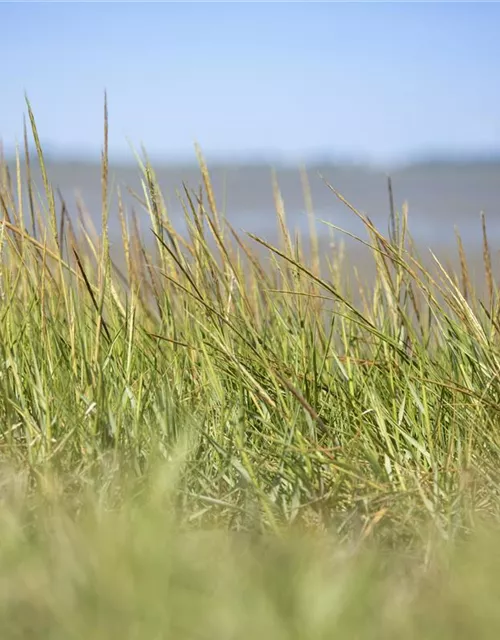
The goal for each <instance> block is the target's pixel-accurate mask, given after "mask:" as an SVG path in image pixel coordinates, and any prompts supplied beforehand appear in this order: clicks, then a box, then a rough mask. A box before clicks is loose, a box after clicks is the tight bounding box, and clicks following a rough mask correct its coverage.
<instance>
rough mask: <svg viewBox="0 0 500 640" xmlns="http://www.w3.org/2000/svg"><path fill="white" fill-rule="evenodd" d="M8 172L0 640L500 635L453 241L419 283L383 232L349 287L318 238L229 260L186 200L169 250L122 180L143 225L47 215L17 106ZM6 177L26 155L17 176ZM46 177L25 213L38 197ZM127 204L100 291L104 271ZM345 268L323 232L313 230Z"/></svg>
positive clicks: (1, 324)
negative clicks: (451, 264) (15, 144)
mask: <svg viewBox="0 0 500 640" xmlns="http://www.w3.org/2000/svg"><path fill="white" fill-rule="evenodd" d="M28 113H29V119H30V125H31V132H32V134H33V137H34V141H35V147H36V150H37V157H36V158H35V157H31V156H30V151H29V144H28V134H27V132H26V135H25V148H24V152H22V153H21V152H19V153H18V154H17V157H16V165H15V171H13V172H9V169H8V167H7V164H6V162H2V164H1V169H0V176H1V179H0V185H1V187H0V196H1V197H0V208H1V210H2V221H1V223H0V252H1V260H0V268H1V273H0V298H1V299H0V336H1V340H0V350H1V352H0V425H1V429H0V446H1V454H0V455H1V464H2V466H1V470H0V471H1V482H2V491H1V501H2V503H1V505H0V523H1V524H0V527H1V536H0V538H1V543H0V575H1V576H2V578H1V581H0V625H1V628H2V637H4V638H51V639H52V638H72V637H74V638H87V637H89V636H92V637H97V638H99V637H102V638H105V637H106V638H107V637H118V636H119V637H124V638H145V637H146V638H167V637H175V638H207V639H208V638H214V637H217V638H247V637H248V638H251V637H252V638H254V637H258V636H259V635H260V636H261V637H266V638H331V637H336V636H337V635H338V636H341V635H342V636H347V637H353V638H374V637H384V638H388V637H389V638H390V637H394V638H396V637H397V638H400V637H415V638H417V637H418V638H421V637H429V638H432V637H436V638H437V637H450V638H451V637H453V638H460V637H464V638H465V637H467V638H469V637H471V636H472V635H473V634H480V635H481V637H484V638H487V637H490V636H491V637H497V636H498V630H499V627H500V625H499V622H500V620H498V614H497V613H496V610H497V608H496V602H497V597H496V596H497V592H498V589H499V586H500V583H499V581H498V578H497V574H498V571H497V568H498V553H497V551H496V548H497V542H498V538H497V535H498V534H497V527H498V521H499V501H498V491H499V487H500V483H499V477H498V469H499V462H500V441H499V437H498V425H499V416H500V412H499V409H500V383H499V379H498V372H499V370H500V349H499V346H500V343H499V331H498V328H499V327H498V317H499V309H500V307H499V301H498V290H497V284H496V281H495V278H494V274H493V268H492V258H491V252H490V248H489V245H488V239H487V233H486V227H485V222H484V217H483V230H484V286H483V287H482V288H481V295H480V294H479V292H478V289H476V288H475V287H474V286H473V282H472V278H471V277H470V275H469V267H468V264H467V259H466V256H465V252H464V249H463V245H462V242H461V239H460V237H458V254H459V263H460V268H459V271H458V273H454V272H451V271H450V270H448V269H445V268H444V267H443V266H442V265H441V263H440V262H439V260H438V259H437V258H435V260H434V267H433V268H432V269H429V268H428V267H424V265H423V262H422V260H421V258H420V257H419V255H418V253H417V251H416V249H415V246H414V244H413V242H412V240H411V237H410V236H409V234H408V231H407V212H406V211H405V210H403V212H401V213H400V214H398V213H396V212H395V211H394V209H393V208H392V209H391V220H390V222H391V225H390V226H391V231H390V233H389V235H388V236H386V235H384V234H383V233H381V232H380V231H379V230H378V229H377V228H375V227H374V226H373V225H372V223H371V221H370V219H369V218H368V217H366V216H365V215H363V214H362V213H360V212H358V211H356V209H355V208H354V207H352V206H351V205H350V204H349V203H347V202H345V201H344V200H343V198H342V196H341V194H339V193H337V192H336V191H335V189H334V188H333V187H332V186H330V185H325V188H330V189H331V191H332V198H339V199H340V200H342V201H344V203H345V205H346V207H347V208H348V209H350V211H351V214H352V215H355V216H357V217H358V218H360V219H361V221H362V222H363V223H364V226H365V229H366V238H363V239H362V238H358V239H357V241H358V242H359V243H364V246H365V248H366V247H367V246H368V248H369V250H370V252H371V255H372V261H373V269H374V274H375V276H374V279H373V280H374V284H373V286H372V285H369V286H367V284H366V281H364V280H363V276H362V275H361V276H359V275H357V274H356V273H355V272H353V270H352V269H351V268H350V265H349V263H347V262H346V261H345V260H344V259H343V257H342V256H343V254H342V251H341V250H340V249H338V246H339V245H338V244H337V245H336V246H337V249H335V250H332V251H331V255H326V256H325V255H323V254H322V250H321V244H320V241H319V239H318V238H317V237H316V235H315V231H314V230H315V229H316V226H315V223H314V219H313V212H312V203H311V202H310V198H309V196H308V187H307V176H306V174H305V173H304V174H303V176H302V180H303V186H304V191H305V202H306V209H307V210H308V212H309V215H310V217H311V227H310V228H311V233H310V234H309V235H308V237H307V238H301V237H298V236H292V234H291V233H290V231H289V228H288V225H287V221H286V214H285V209H284V206H283V202H282V199H281V196H280V193H279V185H278V184H277V183H276V182H275V185H274V189H275V204H276V212H277V225H278V229H279V233H280V242H279V243H278V244H277V245H276V246H273V245H271V244H270V243H269V242H268V241H267V240H266V239H263V238H258V237H256V236H254V235H251V234H248V235H244V234H238V233H236V231H235V230H234V229H233V228H232V227H231V225H230V224H229V222H228V221H227V219H226V218H225V217H224V216H222V215H221V214H220V211H219V209H218V207H217V203H216V201H215V197H214V194H213V190H212V187H211V183H210V175H209V171H208V168H207V167H206V165H205V162H204V160H203V157H202V155H201V152H200V151H199V150H198V160H199V163H200V169H201V179H202V183H203V186H202V188H201V189H200V190H199V191H196V192H192V191H190V190H188V189H187V188H184V190H183V191H182V193H181V194H179V197H180V198H181V199H182V202H183V206H184V211H185V220H186V224H187V228H188V234H187V235H181V234H180V233H178V232H177V231H176V230H175V227H174V224H173V222H172V221H171V220H170V219H169V216H168V211H167V210H166V207H165V204H164V201H163V198H162V195H161V193H160V190H159V188H158V185H157V182H156V178H155V174H154V170H153V168H152V166H151V165H150V163H149V162H148V160H147V156H146V155H145V154H144V158H142V159H141V158H138V171H140V172H141V175H142V186H143V192H142V193H140V194H134V197H135V201H136V203H137V210H138V211H140V213H141V215H144V214H147V215H149V219H150V227H151V237H150V238H142V237H141V235H140V233H139V232H138V228H139V225H138V223H137V217H136V213H135V212H134V211H127V210H125V207H124V206H123V203H122V199H121V194H120V192H119V191H118V192H114V191H112V189H111V187H110V177H109V168H108V153H107V128H108V119H107V110H106V109H105V118H104V120H105V131H104V141H105V142H104V149H103V155H102V224H101V231H100V233H96V232H95V231H94V230H93V229H92V226H91V225H90V224H89V220H88V219H87V218H86V215H85V211H84V209H83V207H82V208H81V216H80V219H79V220H77V221H75V220H71V219H69V217H68V216H67V213H66V206H65V204H64V202H63V201H62V200H61V202H59V201H56V193H55V190H54V188H53V187H52V185H51V183H50V176H49V175H48V174H47V171H46V168H45V163H44V159H43V152H42V148H41V145H40V141H39V137H38V133H37V129H36V124H35V119H34V117H33V114H32V111H31V107H30V105H29V103H28ZM22 156H24V157H22ZM35 162H38V163H39V165H40V168H41V175H42V182H43V190H42V192H41V193H39V192H38V191H37V189H36V185H35V184H34V182H33V180H32V178H31V167H33V166H34V163H35ZM111 198H115V201H116V202H118V205H119V207H118V208H119V216H120V224H121V229H122V245H123V246H122V251H121V252H122V260H121V262H120V265H121V266H119V265H118V263H117V262H116V260H115V255H114V254H113V253H112V252H111V250H110V242H109V235H108V224H109V221H108V218H109V205H110V201H111ZM329 232H330V233H331V234H332V238H333V240H334V241H335V242H337V240H336V238H337V235H338V232H337V231H336V230H334V229H333V228H331V227H330V228H329Z"/></svg>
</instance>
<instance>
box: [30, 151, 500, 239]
mask: <svg viewBox="0 0 500 640" xmlns="http://www.w3.org/2000/svg"><path fill="white" fill-rule="evenodd" d="M155 170H156V173H157V178H158V181H159V184H160V187H161V189H162V192H163V194H164V197H165V200H166V203H167V207H168V210H169V214H170V216H171V218H172V219H173V221H174V223H175V224H176V226H177V228H179V230H182V228H183V224H182V207H181V205H180V203H179V200H178V198H177V197H176V190H182V183H183V181H184V182H185V183H186V184H187V185H188V186H189V187H190V188H195V189H196V188H198V186H199V185H200V183H201V178H200V173H199V170H198V169H197V168H193V167H178V166H177V167H175V166H173V167H163V168H162V167H155ZM48 172H49V177H50V180H51V181H52V183H53V185H54V186H55V187H58V188H59V189H60V190H61V192H62V194H63V196H64V198H65V200H66V203H67V206H68V209H69V211H70V215H71V216H73V217H74V216H76V205H75V203H76V198H75V195H76V193H77V192H79V193H81V195H82V197H83V199H84V202H85V204H86V208H87V210H88V211H89V213H90V216H91V218H92V219H93V221H94V222H95V224H96V226H99V219H100V215H101V213H100V212H101V184H100V167H99V166H98V165H88V164H87V165H86V164H77V163H66V164H62V163H59V164H57V163H52V164H49V165H48ZM318 173H321V174H322V175H323V176H324V178H325V179H326V180H327V181H328V182H330V183H331V184H332V185H333V186H334V187H335V188H336V189H337V190H338V191H340V192H341V193H342V195H343V196H344V197H345V198H346V199H347V200H349V201H350V202H351V203H352V204H353V205H354V206H355V207H356V208H357V209H359V210H361V211H362V212H364V213H366V214H368V215H369V216H370V218H371V219H372V221H373V222H374V223H375V224H376V225H377V226H378V227H379V228H380V229H381V230H383V231H386V230H387V229H388V215H389V199H388V191H387V176H386V174H385V173H384V172H383V171H380V170H375V169H367V168H362V167H332V166H318V167H308V176H309V180H310V186H311V192H312V200H313V205H314V209H315V212H316V215H317V217H318V218H323V219H325V220H327V221H329V222H330V223H332V224H335V225H337V226H340V227H342V228H344V229H346V230H348V231H350V232H352V233H359V234H361V235H362V236H363V237H366V234H364V233H363V229H362V225H361V224H360V222H359V221H358V220H357V219H356V217H355V216H354V215H353V213H352V212H350V211H349V210H348V209H347V208H346V207H345V205H344V204H342V203H340V202H339V201H338V200H337V198H336V197H335V195H334V194H333V193H332V192H331V191H330V190H329V189H328V187H327V186H326V185H325V184H324V182H323V180H322V179H321V178H320V177H319V175H318ZM110 176H111V181H112V187H116V186H120V188H121V190H122V193H123V196H124V201H125V204H126V206H127V208H128V209H129V211H130V208H131V206H134V207H135V209H136V211H137V213H138V214H139V221H140V226H141V230H142V231H143V232H145V233H147V231H148V229H149V226H150V224H149V220H148V216H147V213H146V212H145V211H143V210H141V206H140V205H139V204H138V203H136V202H134V200H133V198H132V197H131V196H130V195H129V194H128V192H127V190H126V187H127V186H129V187H131V188H132V189H133V190H135V191H136V192H138V193H139V194H141V195H142V188H141V186H140V180H139V179H140V174H139V170H138V169H137V168H136V167H135V166H122V167H111V169H110ZM34 177H35V181H36V182H37V184H38V185H40V187H41V179H40V174H39V172H37V171H35V172H34ZM211 177H212V181H213V185H214V191H215V195H216V199H217V204H218V207H219V208H220V209H221V210H224V211H225V212H226V214H227V217H228V219H229V221H230V222H231V223H232V224H233V225H234V226H235V227H236V228H237V229H239V230H246V231H250V232H253V233H256V234H259V235H261V236H264V237H266V238H268V239H271V240H272V239H273V238H274V237H275V235H276V217H275V211H274V204H273V189H272V181H271V170H270V167H266V166H264V165H262V166H257V165H255V166H236V165H232V166H227V167H222V166H216V167H213V168H212V169H211ZM391 177H392V182H393V191H394V199H395V204H396V208H397V209H398V210H400V209H401V206H402V204H403V202H404V201H407V202H408V205H409V221H410V222H409V226H410V230H411V232H412V234H413V236H414V239H415V240H416V241H417V243H419V244H423V245H425V246H431V247H433V248H437V247H446V246H448V245H451V244H453V242H454V226H458V228H459V229H460V232H461V234H462V236H463V239H464V242H465V244H466V246H467V247H468V248H470V249H474V248H477V247H479V246H480V242H481V225H480V212H481V211H484V212H485V213H486V219H487V225H488V231H489V237H490V241H491V242H492V243H496V242H498V241H499V240H500V162H499V163H495V162H491V163H475V164H474V163H472V164H468V165H467V164H461V165H460V164H456V165H452V164H448V165H447V164H442V165H427V166H426V165H421V166H413V167H409V168H406V169H405V168H401V169H398V170H395V171H392V173H391ZM277 178H278V182H279V186H280V189H281V192H282V196H283V199H284V204H285V209H286V212H287V219H288V223H289V226H290V227H291V228H292V229H298V230H299V231H301V232H307V229H308V220H307V216H306V213H305V205H304V197H303V191H302V184H301V178H300V173H299V170H298V169H293V168H281V169H278V170H277ZM110 229H111V236H112V238H114V239H115V240H116V241H118V240H119V234H120V230H119V222H118V217H117V206H116V196H115V195H113V199H112V203H111V215H110ZM318 231H319V232H320V234H323V233H326V232H327V228H326V227H325V226H324V225H322V224H319V225H318Z"/></svg>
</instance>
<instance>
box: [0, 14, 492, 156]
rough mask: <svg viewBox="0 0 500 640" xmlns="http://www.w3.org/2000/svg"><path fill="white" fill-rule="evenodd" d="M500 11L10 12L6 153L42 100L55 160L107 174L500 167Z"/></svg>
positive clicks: (3, 98) (42, 120) (3, 44)
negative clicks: (454, 158) (285, 163)
mask: <svg viewBox="0 0 500 640" xmlns="http://www.w3.org/2000/svg"><path fill="white" fill-rule="evenodd" d="M498 25H500V4H498V3H479V2H475V3H452V2H442V3H419V2H417V3H409V2H399V3H374V2H368V3H352V2H351V3H333V2H332V3H313V2H303V3H286V2H279V3H257V2H249V3H236V2H234V3H208V2H201V3H191V2H184V3H146V2H141V3H118V2H110V3H94V2H92V3H76V2H68V3H27V2H13V3H1V4H0V59H1V60H2V61H3V64H2V80H1V87H0V139H1V140H2V141H3V145H4V147H5V148H6V150H7V152H8V153H10V152H12V149H13V148H14V146H15V144H16V142H21V141H22V130H23V129H22V127H23V114H25V113H26V104H25V93H26V94H27V96H28V98H29V100H30V102H31V104H32V107H33V110H34V113H35V117H36V121H37V125H38V129H39V132H40V136H41V139H42V141H43V143H44V145H45V146H46V149H48V150H49V151H50V152H51V153H54V154H58V155H60V156H64V157H73V158H78V157H80V156H81V157H87V158H88V157H90V158H95V159H96V160H98V158H99V154H100V150H101V148H102V136H103V133H102V132H103V97H104V91H105V90H106V91H107V96H108V104H109V118H110V138H109V143H110V151H111V156H112V158H113V159H131V160H132V161H133V156H132V151H131V145H133V146H134V147H136V148H139V147H140V145H141V144H144V146H145V148H146V149H147V151H148V154H149V155H150V156H151V157H152V158H155V159H165V160H186V159H187V160H189V159H193V158H194V151H193V144H194V142H195V141H197V142H198V143H199V144H200V145H201V147H202V149H203V151H204V153H205V154H206V155H207V157H209V158H251V157H253V158H256V157H271V158H273V159H284V160H286V159H294V160H295V159H299V160H306V159H310V158H318V157H320V158H322V159H324V158H352V159H356V160H359V159H361V160H366V161H370V162H394V161H401V160H405V159H407V158H410V157H417V156H425V155H429V154H443V153H444V154H462V153H465V154H489V153H500V82H499V81H498V78H499V76H498V69H499V63H500V38H498Z"/></svg>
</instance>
